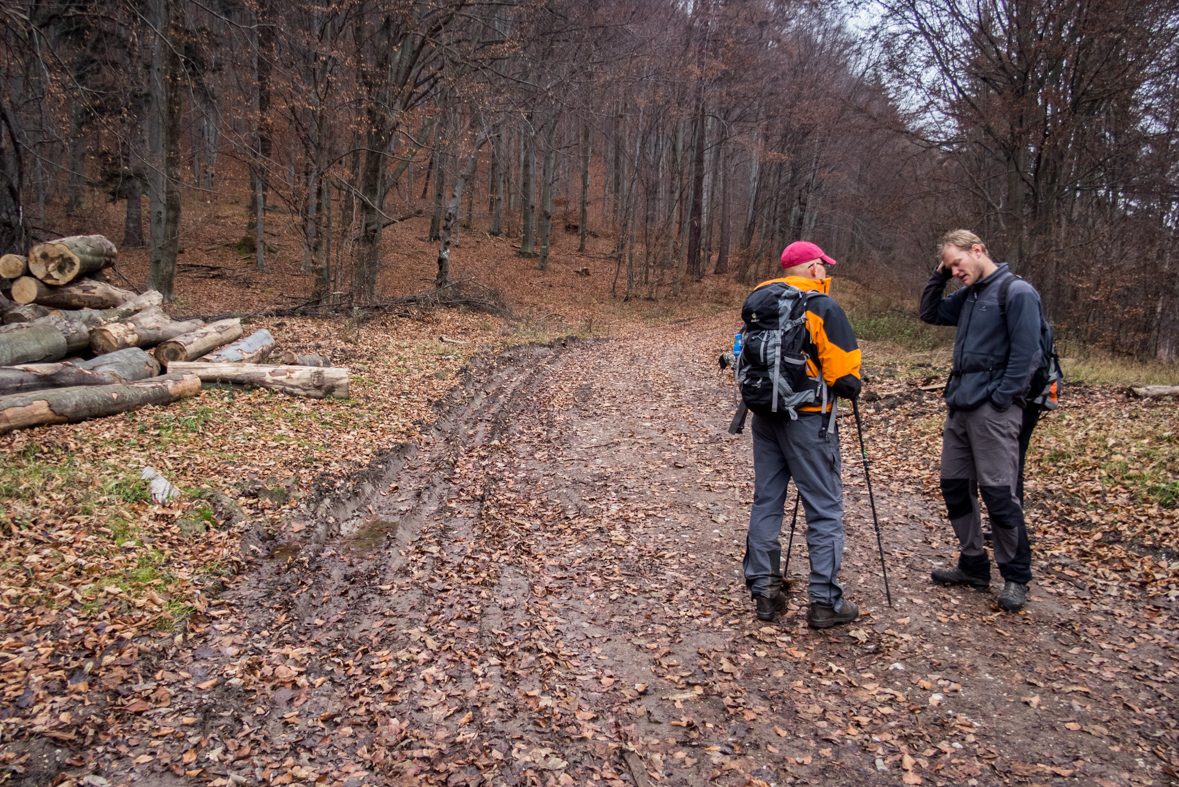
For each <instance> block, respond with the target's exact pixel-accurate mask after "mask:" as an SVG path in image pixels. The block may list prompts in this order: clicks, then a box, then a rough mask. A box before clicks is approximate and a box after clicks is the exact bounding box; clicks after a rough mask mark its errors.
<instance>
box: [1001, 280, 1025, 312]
mask: <svg viewBox="0 0 1179 787" xmlns="http://www.w3.org/2000/svg"><path fill="white" fill-rule="evenodd" d="M1016 279H1021V280H1022V277H1021V276H1020V275H1019V274H1016V273H1013V274H1011V275H1010V276H1008V277H1007V278H1005V279H1004V280H1003V281H1001V282H1000V283H999V316H1000V317H1002V318H1003V319H1007V291H1008V290H1010V289H1011V283H1012V282H1013V281H1015V280H1016Z"/></svg>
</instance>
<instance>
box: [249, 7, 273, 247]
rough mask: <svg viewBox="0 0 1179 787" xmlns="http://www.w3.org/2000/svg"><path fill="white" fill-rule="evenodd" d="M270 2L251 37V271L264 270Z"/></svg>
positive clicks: (260, 13)
mask: <svg viewBox="0 0 1179 787" xmlns="http://www.w3.org/2000/svg"><path fill="white" fill-rule="evenodd" d="M270 10H271V9H270V3H269V1H268V0H262V1H261V2H260V3H259V5H258V9H257V12H256V14H255V17H254V19H255V22H256V23H257V33H256V37H255V39H254V41H255V47H254V52H253V55H254V77H255V89H254V95H253V99H254V106H255V108H256V110H257V114H256V115H255V116H254V122H255V123H256V124H257V125H256V126H255V130H254V138H255V139H256V140H257V147H256V148H255V154H256V156H257V158H256V161H255V162H254V166H253V167H251V169H250V174H251V176H252V177H251V179H250V185H251V186H252V189H251V191H252V194H251V195H250V208H249V218H248V221H247V222H246V234H247V235H249V234H250V233H251V232H253V233H254V255H255V257H254V270H259V271H264V270H266V240H265V227H266V187H267V172H268V167H269V165H270V163H271V162H270V157H271V153H272V152H273V149H274V139H273V133H272V131H273V130H272V121H271V117H270V82H271V74H272V70H273V62H274V36H275V30H274V20H273V19H271V18H270V16H271V15H270Z"/></svg>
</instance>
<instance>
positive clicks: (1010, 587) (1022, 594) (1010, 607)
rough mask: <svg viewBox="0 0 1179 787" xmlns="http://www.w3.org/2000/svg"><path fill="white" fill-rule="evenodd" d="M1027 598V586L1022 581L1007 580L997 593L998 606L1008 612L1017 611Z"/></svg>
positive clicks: (1021, 607)
mask: <svg viewBox="0 0 1179 787" xmlns="http://www.w3.org/2000/svg"><path fill="white" fill-rule="evenodd" d="M1027 600H1028V586H1027V585H1025V584H1024V583H1023V582H1012V581H1011V580H1007V583H1006V584H1005V585H1003V592H1002V593H1000V594H999V606H1000V607H1002V608H1003V609H1005V610H1007V611H1008V612H1018V611H1019V610H1021V609H1023V605H1024V604H1025V603H1026V602H1027Z"/></svg>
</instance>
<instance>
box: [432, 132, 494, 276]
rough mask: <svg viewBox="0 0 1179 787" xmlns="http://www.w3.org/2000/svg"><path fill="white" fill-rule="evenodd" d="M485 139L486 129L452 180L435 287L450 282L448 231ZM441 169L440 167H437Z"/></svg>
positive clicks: (456, 215)
mask: <svg viewBox="0 0 1179 787" xmlns="http://www.w3.org/2000/svg"><path fill="white" fill-rule="evenodd" d="M486 141H487V132H486V130H484V131H480V132H479V136H478V137H476V138H475V149H474V150H473V151H471V157H470V158H469V159H467V163H466V165H465V166H464V167H463V171H462V172H461V173H459V175H458V177H457V178H456V179H455V181H454V193H453V194H451V196H450V204H448V205H447V206H446V214H445V215H444V216H443V217H442V226H441V228H440V230H439V241H440V242H439V244H438V274H437V276H435V277H434V286H435V287H445V286H446V285H447V284H449V283H450V233H451V229H452V228H453V227H454V222H455V219H456V218H457V217H458V213H459V210H460V209H461V208H462V203H463V187H464V186H465V185H466V183H467V181H468V180H469V179H470V178H471V175H472V174H474V172H475V165H476V164H477V163H478V161H479V151H480V150H481V149H482V148H483V143H485V142H486ZM439 171H441V168H439Z"/></svg>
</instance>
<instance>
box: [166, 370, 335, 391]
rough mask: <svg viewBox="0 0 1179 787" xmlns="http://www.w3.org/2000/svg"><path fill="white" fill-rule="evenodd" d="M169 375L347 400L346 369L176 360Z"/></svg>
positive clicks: (206, 381) (203, 381)
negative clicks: (185, 375) (192, 375)
mask: <svg viewBox="0 0 1179 787" xmlns="http://www.w3.org/2000/svg"><path fill="white" fill-rule="evenodd" d="M169 371H170V372H177V373H181V374H195V375H197V376H198V377H200V379H201V382H202V383H210V384H213V385H215V384H218V383H229V384H231V385H248V386H258V387H261V388H273V389H274V390H276V391H282V392H283V393H287V394H290V395H291V396H306V397H310V398H312V399H324V398H328V397H331V398H334V399H347V398H348V370H347V369H343V368H338V367H327V368H325V369H320V368H315V367H311V366H268V365H266V364H252V363H202V362H199V361H198V362H187V363H185V362H182V361H177V362H176V363H174V364H172V365H171V366H170V367H169Z"/></svg>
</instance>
